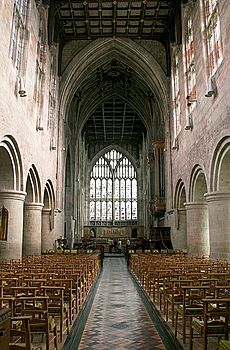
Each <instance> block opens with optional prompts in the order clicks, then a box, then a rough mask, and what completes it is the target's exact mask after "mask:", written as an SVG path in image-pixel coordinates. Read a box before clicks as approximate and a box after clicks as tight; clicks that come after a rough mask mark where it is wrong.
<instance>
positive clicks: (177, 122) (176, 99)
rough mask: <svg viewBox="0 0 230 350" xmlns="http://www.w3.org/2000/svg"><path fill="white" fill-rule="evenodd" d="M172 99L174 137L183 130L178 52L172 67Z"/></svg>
mask: <svg viewBox="0 0 230 350" xmlns="http://www.w3.org/2000/svg"><path fill="white" fill-rule="evenodd" d="M172 99H173V126H174V138H176V136H177V135H178V134H179V132H180V130H181V115H180V84H179V59H178V54H175V56H174V62H173V68H172Z"/></svg>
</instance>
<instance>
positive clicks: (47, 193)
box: [43, 180, 55, 210]
mask: <svg viewBox="0 0 230 350" xmlns="http://www.w3.org/2000/svg"><path fill="white" fill-rule="evenodd" d="M43 203H44V207H43V208H44V209H46V210H47V209H49V210H54V208H55V194H54V188H53V183H52V181H51V180H47V182H46V185H45V189H44V196H43Z"/></svg>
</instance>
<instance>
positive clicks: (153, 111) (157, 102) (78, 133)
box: [58, 38, 168, 237]
mask: <svg viewBox="0 0 230 350" xmlns="http://www.w3.org/2000/svg"><path fill="white" fill-rule="evenodd" d="M134 52H135V55H133V53H134ZM92 62H93V64H92ZM62 68H63V74H62V79H61V85H60V93H61V105H60V118H61V121H62V120H64V125H63V128H64V129H63V130H64V131H65V136H66V139H65V140H66V142H67V144H68V145H69V147H70V149H71V154H72V155H73V158H72V160H71V164H72V166H73V172H72V175H71V177H72V181H73V183H74V184H75V186H74V188H73V189H72V196H73V198H74V199H73V208H74V210H73V211H74V213H73V214H71V215H73V216H74V218H76V222H77V227H76V236H77V237H81V236H82V235H83V227H85V226H87V225H89V217H88V214H87V213H88V212H89V207H88V205H89V204H88V196H89V193H88V192H89V189H88V187H87V186H88V183H86V182H85V180H84V179H85V178H86V174H87V172H88V168H89V166H90V164H91V163H92V160H93V159H94V157H95V156H96V155H97V154H99V153H100V152H101V151H102V150H103V149H104V148H105V147H108V146H109V145H111V144H112V145H113V146H114V145H117V146H119V147H121V148H122V149H123V150H127V153H129V154H130V155H132V157H133V159H135V164H137V163H138V168H139V173H140V176H139V182H140V186H139V190H138V191H139V194H140V195H139V199H138V204H137V207H138V206H139V205H140V206H141V207H142V213H141V215H140V222H141V223H140V222H139V224H140V226H144V227H145V229H146V231H147V232H148V229H149V224H150V223H149V221H150V219H149V217H148V214H145V213H148V207H149V202H150V200H151V198H154V197H155V196H157V195H158V193H152V191H154V190H152V189H154V186H150V185H148V181H147V179H150V181H155V179H154V178H152V177H150V176H149V173H150V171H149V165H148V160H147V155H148V154H150V153H151V152H153V146H152V144H153V143H154V144H155V143H156V142H159V141H160V142H162V144H163V143H164V141H165V140H164V137H165V132H164V128H165V124H166V123H167V116H168V110H167V106H168V95H167V91H168V86H167V85H168V81H167V78H166V74H165V72H164V71H163V69H162V67H161V66H160V65H159V63H157V62H156V60H155V59H154V57H153V56H152V55H151V54H150V53H149V52H148V51H147V50H145V49H144V48H143V47H140V46H139V45H138V44H137V43H135V42H133V41H132V40H129V39H127V40H124V39H118V38H116V39H105V40H103V41H101V40H100V39H98V40H95V42H93V43H90V44H89V45H87V47H84V48H83V49H82V50H81V51H80V52H78V53H77V54H76V56H75V57H74V58H73V59H72V61H71V62H70V63H69V64H68V66H66V67H65V69H64V67H62ZM86 159H87V160H88V163H86V162H85V160H86ZM60 164H61V163H60ZM62 171H63V169H61V168H59V170H58V174H59V176H60V177H61V178H62V175H61V172H62ZM66 171H69V170H68V169H66ZM156 173H158V170H157V171H156ZM66 176H69V175H65V176H64V178H66ZM155 188H156V187H155ZM158 196H159V195H158ZM66 215H69V216H70V214H67V212H66ZM69 220H70V219H69V218H68V221H69ZM69 222H70V221H69ZM68 231H69V229H68Z"/></svg>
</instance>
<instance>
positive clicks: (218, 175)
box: [210, 136, 230, 192]
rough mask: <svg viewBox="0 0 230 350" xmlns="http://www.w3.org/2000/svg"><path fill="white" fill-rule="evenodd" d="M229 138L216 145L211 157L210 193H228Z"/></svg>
mask: <svg viewBox="0 0 230 350" xmlns="http://www.w3.org/2000/svg"><path fill="white" fill-rule="evenodd" d="M229 164H230V136H225V137H224V138H222V139H221V140H220V141H219V143H218V144H217V146H216V148H215V151H214V153H213V157H212V163H211V174H210V192H215V191H227V192H230V182H229V177H230V171H229Z"/></svg>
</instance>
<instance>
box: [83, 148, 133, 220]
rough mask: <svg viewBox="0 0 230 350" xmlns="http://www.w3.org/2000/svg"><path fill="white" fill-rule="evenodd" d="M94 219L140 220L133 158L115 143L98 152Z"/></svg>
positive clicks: (92, 199)
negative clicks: (102, 151) (120, 149)
mask: <svg viewBox="0 0 230 350" xmlns="http://www.w3.org/2000/svg"><path fill="white" fill-rule="evenodd" d="M89 181H90V200H89V202H90V203H89V207H90V215H89V219H90V223H91V224H93V223H94V224H96V223H98V222H106V223H107V224H109V223H113V224H115V225H116V224H120V223H121V222H123V223H124V222H128V221H129V222H132V221H136V220H137V218H138V216H137V193H138V191H137V174H136V170H135V168H134V166H133V164H132V162H131V161H130V159H128V158H127V157H126V156H125V155H124V154H123V153H122V152H119V151H118V150H117V149H115V148H114V147H109V148H108V149H107V150H105V149H104V153H101V154H100V156H97V158H96V161H95V163H94V166H93V168H91V173H90V179H89Z"/></svg>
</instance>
